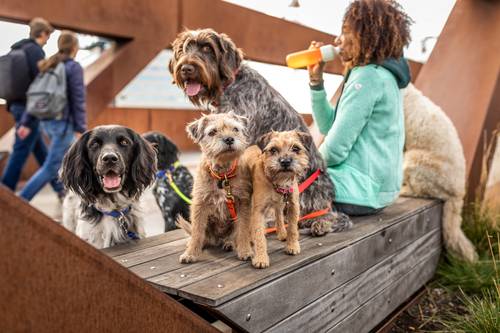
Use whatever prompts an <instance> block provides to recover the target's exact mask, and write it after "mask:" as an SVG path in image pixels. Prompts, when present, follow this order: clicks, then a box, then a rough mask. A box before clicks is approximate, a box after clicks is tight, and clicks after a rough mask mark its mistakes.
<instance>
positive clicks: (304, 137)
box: [295, 131, 313, 149]
mask: <svg viewBox="0 0 500 333" xmlns="http://www.w3.org/2000/svg"><path fill="white" fill-rule="evenodd" d="M295 133H296V134H297V137H298V138H299V140H300V142H302V145H303V146H304V147H305V148H306V149H309V147H311V144H313V138H312V136H311V134H309V133H306V132H299V131H297V132H295Z"/></svg>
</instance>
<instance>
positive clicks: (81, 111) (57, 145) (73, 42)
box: [17, 31, 87, 201]
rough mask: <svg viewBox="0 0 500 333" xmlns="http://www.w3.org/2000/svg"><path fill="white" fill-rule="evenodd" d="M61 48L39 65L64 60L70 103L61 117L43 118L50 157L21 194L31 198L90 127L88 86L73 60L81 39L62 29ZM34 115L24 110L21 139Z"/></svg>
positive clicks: (43, 69) (42, 67) (54, 174)
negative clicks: (88, 118)
mask: <svg viewBox="0 0 500 333" xmlns="http://www.w3.org/2000/svg"><path fill="white" fill-rule="evenodd" d="M57 45H58V49H59V51H58V52H57V53H56V54H54V55H53V56H51V57H50V58H48V59H47V60H44V61H42V62H41V63H40V64H39V69H40V72H42V73H43V72H46V71H48V70H50V69H53V68H55V67H56V66H57V65H58V64H59V63H61V62H63V63H64V69H65V72H66V93H67V104H66V106H65V108H64V110H63V113H62V118H61V119H50V120H41V121H40V123H41V128H42V130H43V132H44V133H45V134H47V136H48V137H49V138H50V146H49V151H48V154H47V158H46V159H45V162H44V163H43V165H42V167H41V168H40V169H39V170H38V171H37V172H36V173H35V174H34V175H33V176H32V177H31V178H30V180H29V181H28V182H27V184H26V186H25V187H24V188H23V190H22V191H21V193H20V196H21V197H22V198H24V199H26V200H28V201H30V200H31V199H32V198H33V197H34V196H35V195H36V194H37V193H38V192H39V191H40V190H41V189H42V188H43V187H44V186H45V185H46V184H47V183H48V182H50V181H51V180H52V179H54V178H55V177H57V176H58V172H59V168H60V167H61V164H62V160H63V157H64V154H65V153H66V151H67V150H68V148H69V147H70V145H71V143H72V142H73V141H74V139H75V132H76V133H77V135H79V134H81V133H83V132H85V131H86V129H87V116H86V111H85V86H84V82H83V68H82V66H81V65H80V64H79V63H78V62H76V61H75V60H74V58H75V56H76V54H77V52H78V38H77V36H76V34H75V33H73V32H71V31H62V32H61V35H60V36H59V39H58V41H57ZM32 121H33V117H32V116H31V115H30V114H28V113H24V115H23V117H22V119H21V126H20V127H19V128H18V130H17V135H18V136H19V137H20V138H21V139H25V138H27V137H29V135H30V134H31V128H30V127H29V126H28V124H30V123H31V122H32Z"/></svg>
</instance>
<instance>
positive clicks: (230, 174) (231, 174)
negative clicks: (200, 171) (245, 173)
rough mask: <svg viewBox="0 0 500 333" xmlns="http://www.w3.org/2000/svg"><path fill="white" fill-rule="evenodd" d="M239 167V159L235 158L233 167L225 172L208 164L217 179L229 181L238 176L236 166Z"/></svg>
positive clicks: (209, 169)
mask: <svg viewBox="0 0 500 333" xmlns="http://www.w3.org/2000/svg"><path fill="white" fill-rule="evenodd" d="M237 167H238V159H236V160H234V161H233V163H232V164H231V168H230V169H229V171H228V172H223V173H217V172H215V171H214V169H212V166H211V165H209V166H208V172H209V173H210V175H211V176H212V177H213V178H215V179H217V180H218V181H220V182H223V181H227V180H228V179H231V178H234V177H236V168H237Z"/></svg>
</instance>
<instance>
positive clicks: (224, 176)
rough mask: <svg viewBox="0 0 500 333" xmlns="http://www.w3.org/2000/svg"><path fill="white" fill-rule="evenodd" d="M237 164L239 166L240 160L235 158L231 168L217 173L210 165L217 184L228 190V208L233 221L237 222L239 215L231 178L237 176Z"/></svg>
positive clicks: (209, 168)
mask: <svg viewBox="0 0 500 333" xmlns="http://www.w3.org/2000/svg"><path fill="white" fill-rule="evenodd" d="M237 166H238V160H234V162H233V164H232V165H231V169H229V171H228V172H226V173H217V172H215V171H214V170H213V169H212V167H211V166H209V167H208V171H209V172H210V175H211V176H212V177H213V178H215V179H217V186H218V187H219V188H220V189H224V191H225V192H226V206H227V209H228V210H229V215H231V220H232V221H233V222H236V218H237V217H238V215H237V214H236V207H235V205H234V196H233V192H232V190H231V184H230V182H229V180H230V179H231V178H234V177H236V167H237Z"/></svg>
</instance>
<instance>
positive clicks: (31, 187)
mask: <svg viewBox="0 0 500 333" xmlns="http://www.w3.org/2000/svg"><path fill="white" fill-rule="evenodd" d="M40 125H41V127H42V130H43V131H44V132H45V134H47V135H48V137H49V138H50V146H49V152H48V154H47V158H46V159H45V162H44V163H43V165H42V167H41V168H40V169H38V171H37V172H36V173H35V174H34V175H33V176H32V177H31V178H30V180H29V181H28V183H27V184H26V186H25V187H24V189H23V190H22V191H21V193H20V196H21V197H22V198H24V199H26V200H28V201H29V200H31V199H32V198H33V197H34V196H35V195H36V194H37V193H38V192H39V191H40V190H41V189H42V188H43V187H44V186H45V185H46V184H47V183H48V182H50V181H51V180H52V179H54V178H57V176H58V172H59V169H60V168H61V164H62V160H63V157H64V154H66V151H68V149H69V147H70V145H71V143H72V142H73V140H74V139H75V134H74V132H73V126H72V124H71V123H68V122H67V121H66V120H42V121H41V122H40Z"/></svg>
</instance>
